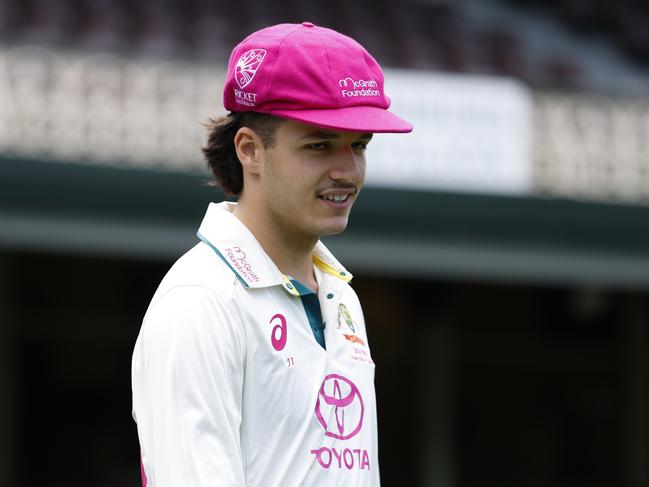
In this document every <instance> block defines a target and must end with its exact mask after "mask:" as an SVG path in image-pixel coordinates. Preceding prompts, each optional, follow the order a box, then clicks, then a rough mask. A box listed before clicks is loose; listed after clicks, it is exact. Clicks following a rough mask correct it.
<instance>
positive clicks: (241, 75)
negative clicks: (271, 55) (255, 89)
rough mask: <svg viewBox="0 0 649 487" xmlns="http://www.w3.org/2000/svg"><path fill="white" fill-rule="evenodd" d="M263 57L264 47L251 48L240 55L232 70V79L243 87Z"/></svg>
mask: <svg viewBox="0 0 649 487" xmlns="http://www.w3.org/2000/svg"><path fill="white" fill-rule="evenodd" d="M265 57H266V50H265V49H251V50H250V51H246V52H244V53H243V54H242V55H241V57H240V58H239V61H237V65H236V67H235V70H234V79H235V80H237V84H238V85H239V87H240V88H242V89H243V88H244V87H246V86H247V85H248V84H249V83H250V82H251V81H252V79H253V78H254V77H255V73H256V72H257V70H258V69H259V66H260V65H261V62H262V61H263V60H264V58H265Z"/></svg>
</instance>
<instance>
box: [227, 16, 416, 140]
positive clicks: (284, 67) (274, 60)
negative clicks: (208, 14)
mask: <svg viewBox="0 0 649 487" xmlns="http://www.w3.org/2000/svg"><path fill="white" fill-rule="evenodd" d="M383 81H384V80H383V71H382V70H381V67H380V66H379V65H378V63H377V62H376V60H375V59H374V58H373V57H372V56H371V55H370V54H369V53H368V52H367V51H366V50H365V48H364V47H363V46H361V45H360V44H359V43H358V42H356V41H355V40H354V39H352V38H350V37H347V36H345V35H343V34H341V33H339V32H336V31H334V30H331V29H327V28H324V27H319V26H317V25H314V24H312V23H311V22H303V23H302V24H278V25H274V26H271V27H267V28H265V29H261V30H258V31H257V32H254V33H252V34H250V35H249V36H248V37H246V38H245V39H244V40H243V41H241V43H239V45H237V46H236V47H235V48H234V50H233V51H232V54H231V56H230V61H229V63H228V73H227V78H226V81H225V88H224V91H223V105H224V106H225V108H226V109H227V110H230V111H232V112H246V111H253V112H260V113H267V114H270V115H274V116H277V117H282V118H288V119H291V120H296V121H298V122H303V123H307V124H310V125H315V126H317V127H322V128H327V129H333V130H341V131H348V132H410V131H411V130H412V125H411V124H410V123H408V122H406V121H405V120H403V119H401V118H399V117H397V116H396V115H394V114H393V113H391V112H389V111H388V108H389V107H390V99H389V98H388V97H387V96H386V94H385V93H384V91H383Z"/></svg>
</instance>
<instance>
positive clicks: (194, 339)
mask: <svg viewBox="0 0 649 487" xmlns="http://www.w3.org/2000/svg"><path fill="white" fill-rule="evenodd" d="M243 334H244V331H243V327H242V324H241V322H240V321H239V320H235V319H234V318H233V315H232V313H231V312H230V310H229V309H228V307H227V306H226V305H225V304H224V303H223V300H222V299H220V297H219V296H218V295H217V294H216V293H214V292H213V291H211V290H209V289H206V288H204V287H201V286H184V287H179V288H174V289H172V290H170V291H168V292H167V293H166V294H164V295H163V296H162V297H161V298H159V299H158V300H157V301H156V302H155V303H154V304H153V305H152V306H151V307H150V308H149V310H148V311H147V314H146V316H145V318H144V322H143V324H142V329H141V330H140V335H139V337H138V340H137V342H136V345H135V350H134V353H133V363H132V386H133V417H134V419H135V420H136V422H137V429H138V436H139V439H140V448H141V454H142V464H143V467H144V471H145V474H146V476H147V480H148V487H179V486H183V487H206V486H210V487H220V486H228V487H232V486H234V487H239V486H241V487H243V486H244V485H245V476H244V458H243V451H242V446H241V440H240V427H241V408H242V391H243V375H244V364H245V355H244V350H245V349H244V343H245V340H244V335H243Z"/></svg>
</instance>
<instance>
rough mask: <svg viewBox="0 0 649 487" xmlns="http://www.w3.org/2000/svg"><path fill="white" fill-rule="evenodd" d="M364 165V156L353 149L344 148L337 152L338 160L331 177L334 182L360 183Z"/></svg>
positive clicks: (334, 164) (349, 147) (332, 169)
mask: <svg viewBox="0 0 649 487" xmlns="http://www.w3.org/2000/svg"><path fill="white" fill-rule="evenodd" d="M364 163H365V159H364V156H363V155H360V154H358V153H357V152H356V151H354V148H353V147H351V146H346V147H342V148H341V149H340V150H339V151H337V152H336V158H335V161H334V163H333V165H332V167H331V171H330V173H329V175H330V176H331V178H332V179H334V180H348V181H351V182H354V183H358V181H359V180H360V179H361V177H362V165H363V164H364Z"/></svg>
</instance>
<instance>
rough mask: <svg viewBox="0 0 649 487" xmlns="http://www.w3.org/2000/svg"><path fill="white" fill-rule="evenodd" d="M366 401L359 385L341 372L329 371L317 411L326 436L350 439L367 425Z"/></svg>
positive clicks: (317, 416) (316, 406) (317, 404)
mask: <svg viewBox="0 0 649 487" xmlns="http://www.w3.org/2000/svg"><path fill="white" fill-rule="evenodd" d="M364 414H365V405H364V404H363V398H362V397H361V393H360V391H359V390H358V388H357V387H356V385H355V384H354V383H353V382H352V381H350V380H349V379H347V378H346V377H343V376H342V375H338V374H329V375H328V376H326V377H325V378H324V380H323V381H322V385H321V386H320V390H319V391H318V400H317V401H316V403H315V415H316V418H318V422H319V423H320V425H322V427H323V428H324V430H325V436H329V437H331V438H336V439H338V440H348V439H350V438H352V437H353V436H355V435H357V434H358V432H359V431H360V430H361V427H362V426H363V415H364Z"/></svg>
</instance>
